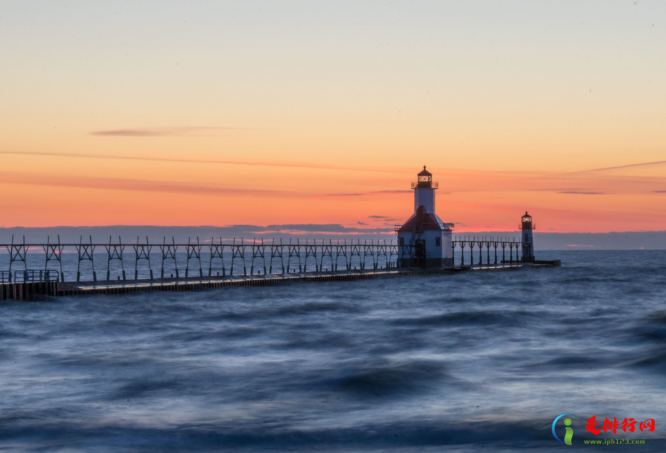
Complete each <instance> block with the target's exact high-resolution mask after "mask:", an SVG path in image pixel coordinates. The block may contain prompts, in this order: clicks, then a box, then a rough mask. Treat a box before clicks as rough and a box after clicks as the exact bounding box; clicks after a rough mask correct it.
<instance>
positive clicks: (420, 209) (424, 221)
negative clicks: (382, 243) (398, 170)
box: [396, 165, 453, 267]
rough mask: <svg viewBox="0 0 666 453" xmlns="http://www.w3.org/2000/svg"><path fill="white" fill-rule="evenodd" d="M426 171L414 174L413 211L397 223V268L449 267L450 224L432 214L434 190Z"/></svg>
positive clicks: (451, 261)
mask: <svg viewBox="0 0 666 453" xmlns="http://www.w3.org/2000/svg"><path fill="white" fill-rule="evenodd" d="M438 188H439V184H438V183H436V182H433V181H432V173H430V172H429V171H428V170H426V167H425V165H424V166H423V171H421V172H420V173H419V174H418V175H417V180H416V182H413V183H412V189H414V214H413V215H412V216H411V217H410V218H409V220H407V222H406V223H405V224H404V225H402V226H397V227H396V230H397V233H398V245H399V251H398V258H399V267H417V266H418V267H452V266H453V250H452V248H451V227H452V226H453V225H452V224H448V223H444V222H442V219H440V218H439V217H438V216H437V214H435V190H436V189H438Z"/></svg>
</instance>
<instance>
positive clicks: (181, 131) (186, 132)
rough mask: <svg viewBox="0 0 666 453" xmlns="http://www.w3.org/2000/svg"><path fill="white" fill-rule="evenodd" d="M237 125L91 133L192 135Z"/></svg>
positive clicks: (232, 128) (110, 134)
mask: <svg viewBox="0 0 666 453" xmlns="http://www.w3.org/2000/svg"><path fill="white" fill-rule="evenodd" d="M237 129H239V128H235V127H160V128H153V129H116V130H110V131H95V132H91V134H90V135H101V136H107V137H165V136H176V135H180V136H183V135H190V136H192V134H197V133H205V132H208V133H211V132H221V131H231V130H237Z"/></svg>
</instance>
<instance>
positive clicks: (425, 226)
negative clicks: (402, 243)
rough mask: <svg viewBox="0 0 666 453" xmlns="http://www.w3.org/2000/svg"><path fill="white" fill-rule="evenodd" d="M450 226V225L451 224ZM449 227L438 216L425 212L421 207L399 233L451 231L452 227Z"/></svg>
mask: <svg viewBox="0 0 666 453" xmlns="http://www.w3.org/2000/svg"><path fill="white" fill-rule="evenodd" d="M449 225H450V224H449ZM449 225H447V224H446V223H444V222H443V221H442V219H440V218H439V217H437V214H434V213H428V212H425V209H423V206H419V209H417V211H416V214H414V215H413V216H411V217H410V218H409V220H407V222H405V224H404V225H403V226H402V227H400V229H399V230H398V232H400V233H405V232H410V233H411V232H412V231H414V230H419V231H450V230H451V228H450V226H449Z"/></svg>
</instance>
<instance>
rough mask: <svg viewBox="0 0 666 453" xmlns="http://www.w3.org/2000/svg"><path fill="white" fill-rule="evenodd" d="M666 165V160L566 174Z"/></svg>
mask: <svg viewBox="0 0 666 453" xmlns="http://www.w3.org/2000/svg"><path fill="white" fill-rule="evenodd" d="M664 164H666V160H659V161H656V162H644V163H641V164H629V165H620V166H618V167H606V168H594V169H592V170H582V171H574V172H571V173H566V174H576V173H593V172H599V171H609V170H621V169H623V168H634V167H651V166H655V165H664Z"/></svg>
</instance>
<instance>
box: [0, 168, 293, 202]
mask: <svg viewBox="0 0 666 453" xmlns="http://www.w3.org/2000/svg"><path fill="white" fill-rule="evenodd" d="M0 178H2V182H3V183H5V184H28V185H33V186H49V187H54V186H55V187H74V188H86V189H106V190H129V191H143V192H176V193H194V194H209V195H249V196H280V197H284V196H292V197H300V196H303V195H300V194H297V193H294V192H283V191H278V190H257V189H237V188H227V187H215V186H205V185H197V184H190V183H175V182H168V181H146V180H139V179H121V178H87V177H73V176H67V177H59V176H53V175H33V174H25V173H16V172H0Z"/></svg>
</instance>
